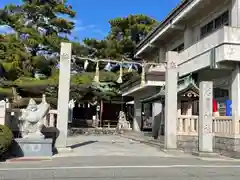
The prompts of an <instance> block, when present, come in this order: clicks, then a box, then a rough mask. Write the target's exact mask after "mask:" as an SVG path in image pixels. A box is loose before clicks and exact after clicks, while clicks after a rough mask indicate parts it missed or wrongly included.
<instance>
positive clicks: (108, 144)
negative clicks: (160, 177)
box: [57, 135, 169, 157]
mask: <svg viewBox="0 0 240 180" xmlns="http://www.w3.org/2000/svg"><path fill="white" fill-rule="evenodd" d="M68 145H69V146H71V147H72V148H73V151H74V152H73V153H70V154H69V155H70V156H159V157H169V155H168V154H167V153H164V152H162V151H160V150H158V149H156V148H152V147H150V146H148V145H145V144H142V143H139V142H136V141H132V140H129V139H126V138H123V137H119V136H114V135H112V136H78V137H72V138H69V139H68ZM58 156H62V154H60V155H57V157H58Z"/></svg>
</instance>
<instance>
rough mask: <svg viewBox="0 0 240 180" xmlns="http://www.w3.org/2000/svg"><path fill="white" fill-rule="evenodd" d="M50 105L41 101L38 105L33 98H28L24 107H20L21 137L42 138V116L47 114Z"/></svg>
mask: <svg viewBox="0 0 240 180" xmlns="http://www.w3.org/2000/svg"><path fill="white" fill-rule="evenodd" d="M49 109H50V105H49V104H48V103H46V101H42V102H41V103H40V104H39V105H37V104H36V102H35V101H34V100H33V99H30V101H29V104H28V106H27V108H26V109H21V113H22V114H21V116H20V118H19V120H20V121H22V127H21V129H22V137H23V138H43V137H44V136H43V134H42V133H41V130H42V127H43V122H42V120H43V118H44V117H45V116H46V115H47V113H48V111H49Z"/></svg>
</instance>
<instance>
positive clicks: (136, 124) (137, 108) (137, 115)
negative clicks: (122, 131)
mask: <svg viewBox="0 0 240 180" xmlns="http://www.w3.org/2000/svg"><path fill="white" fill-rule="evenodd" d="M141 122H142V104H141V102H140V101H139V99H135V98H134V118H133V130H134V131H137V132H139V131H141Z"/></svg>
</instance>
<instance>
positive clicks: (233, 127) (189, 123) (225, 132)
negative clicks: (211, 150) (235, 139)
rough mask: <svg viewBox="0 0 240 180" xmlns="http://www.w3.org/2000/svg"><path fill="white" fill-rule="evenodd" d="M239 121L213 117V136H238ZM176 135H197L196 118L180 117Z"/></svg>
mask: <svg viewBox="0 0 240 180" xmlns="http://www.w3.org/2000/svg"><path fill="white" fill-rule="evenodd" d="M239 129H240V119H237V120H234V119H233V117H232V116H219V117H213V124H212V132H213V134H214V135H215V136H220V137H222V136H224V137H225V136H226V137H232V136H236V135H239V136H240V132H239ZM177 131H178V135H192V136H196V135H198V116H188V115H181V116H179V117H178V121H177Z"/></svg>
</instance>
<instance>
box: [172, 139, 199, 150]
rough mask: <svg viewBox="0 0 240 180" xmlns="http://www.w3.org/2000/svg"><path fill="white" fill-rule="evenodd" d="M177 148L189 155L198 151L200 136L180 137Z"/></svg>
mask: <svg viewBox="0 0 240 180" xmlns="http://www.w3.org/2000/svg"><path fill="white" fill-rule="evenodd" d="M177 148H178V149H179V150H183V151H184V152H188V153H190V152H196V151H198V136H186V135H178V136H177Z"/></svg>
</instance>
